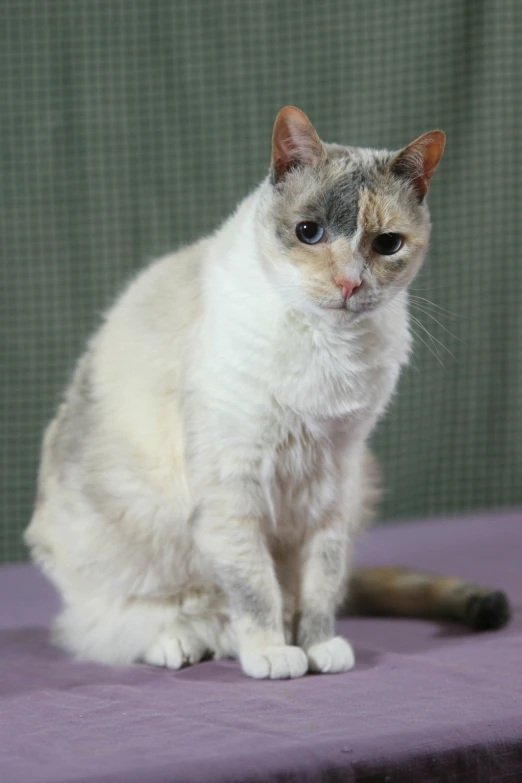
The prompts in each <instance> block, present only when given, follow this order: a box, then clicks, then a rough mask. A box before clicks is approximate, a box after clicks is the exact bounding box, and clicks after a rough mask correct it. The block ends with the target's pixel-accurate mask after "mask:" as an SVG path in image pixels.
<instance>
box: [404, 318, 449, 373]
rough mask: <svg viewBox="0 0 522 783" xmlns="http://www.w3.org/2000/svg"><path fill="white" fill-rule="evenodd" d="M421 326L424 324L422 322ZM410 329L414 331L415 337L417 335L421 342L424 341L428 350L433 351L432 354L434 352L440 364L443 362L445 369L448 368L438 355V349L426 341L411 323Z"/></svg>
mask: <svg viewBox="0 0 522 783" xmlns="http://www.w3.org/2000/svg"><path fill="white" fill-rule="evenodd" d="M421 326H422V324H421ZM410 329H411V331H412V332H413V334H414V335H415V337H416V338H417V339H418V340H420V341H421V343H424V345H425V346H426V348H427V349H428V351H430V353H432V354H433V356H434V357H435V358H436V359H437V361H438V362H439V364H441V365H442V366H443V367H444V369H446V367H445V365H444V362H443V361H442V359H441V358H440V356H439V355H438V353H437V352H436V351H435V350H434V349H433V348H432V347H431V345H429V344H428V343H427V342H426V340H424V339H423V338H422V337H421V335H420V334H418V333H417V332H416V331H415V329H414V328H413V326H411V325H410Z"/></svg>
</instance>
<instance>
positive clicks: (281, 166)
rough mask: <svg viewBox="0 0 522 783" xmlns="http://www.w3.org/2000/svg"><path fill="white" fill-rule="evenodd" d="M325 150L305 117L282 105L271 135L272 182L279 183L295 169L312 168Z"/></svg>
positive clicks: (324, 156) (322, 156)
mask: <svg viewBox="0 0 522 783" xmlns="http://www.w3.org/2000/svg"><path fill="white" fill-rule="evenodd" d="M325 158H326V150H325V148H324V147H323V145H322V144H321V140H320V138H319V136H318V135H317V133H316V132H315V130H314V127H313V125H312V123H311V122H310V120H309V119H308V117H307V116H306V114H304V113H303V112H302V111H301V110H300V109H296V107H295V106H285V108H284V109H281V111H280V112H279V114H278V115H277V119H276V121H275V125H274V133H273V136H272V181H273V182H274V183H275V182H279V180H280V179H281V178H282V177H284V176H285V174H286V173H287V171H290V169H292V168H294V167H295V166H315V165H316V164H317V163H320V162H321V161H322V160H324V159H325Z"/></svg>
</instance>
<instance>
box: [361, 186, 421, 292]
mask: <svg viewBox="0 0 522 783" xmlns="http://www.w3.org/2000/svg"><path fill="white" fill-rule="evenodd" d="M387 186H388V187H387ZM398 195H399V194H398V193H397V192H396V189H395V188H394V187H393V183H390V182H389V181H388V182H387V181H386V179H384V178H383V182H382V185H381V187H378V188H377V189H376V190H369V189H368V188H365V187H362V188H361V190H360V191H359V205H358V214H357V228H358V234H359V242H360V247H361V250H362V252H363V255H364V256H365V258H366V259H367V263H368V268H369V269H370V270H371V272H372V274H373V276H374V278H375V279H376V281H377V282H378V283H380V284H381V285H390V284H391V283H393V281H394V280H395V279H396V278H397V277H399V276H401V275H402V274H403V273H404V272H405V270H406V269H407V268H408V266H409V262H410V260H411V259H412V257H414V256H416V255H417V253H418V251H419V250H420V249H422V247H423V246H424V243H425V239H426V230H425V226H424V225H423V224H422V222H421V221H419V219H418V217H417V215H415V214H414V213H413V211H412V212H411V214H410V210H407V209H404V206H403V205H401V204H400V201H399V198H398ZM384 233H386V234H388V233H390V234H400V235H401V236H402V237H403V245H402V247H401V248H400V250H398V251H397V253H396V254H393V255H380V254H379V253H377V252H375V251H374V250H373V249H372V242H373V240H374V239H375V237H377V236H378V235H379V234H384ZM415 271H416V270H415V269H414V268H412V269H411V275H412V276H413V274H414V273H415Z"/></svg>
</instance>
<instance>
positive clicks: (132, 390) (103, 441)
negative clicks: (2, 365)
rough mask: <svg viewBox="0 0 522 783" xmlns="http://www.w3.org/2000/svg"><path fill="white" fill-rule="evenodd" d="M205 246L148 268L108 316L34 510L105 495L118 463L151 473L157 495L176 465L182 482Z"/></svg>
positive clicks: (57, 423) (47, 450) (49, 444)
mask: <svg viewBox="0 0 522 783" xmlns="http://www.w3.org/2000/svg"><path fill="white" fill-rule="evenodd" d="M208 241H209V240H206V239H204V240H201V241H200V242H197V243H196V244H194V245H191V246H189V247H187V248H183V249H182V250H180V251H179V252H177V253H173V254H171V255H168V256H165V257H164V258H161V259H159V260H158V261H156V262H154V263H153V264H151V265H150V266H149V267H148V268H146V269H145V270H144V271H143V272H141V273H140V274H139V275H138V276H137V277H136V278H135V279H134V280H133V281H132V282H131V283H130V285H128V286H127V288H126V289H125V290H124V291H123V293H122V294H121V295H120V296H119V297H118V299H117V300H116V302H115V303H114V305H113V307H112V308H111V309H110V310H109V311H108V313H107V315H106V317H105V320H104V323H103V324H102V326H101V327H100V328H99V330H98V331H97V332H96V333H95V334H94V336H93V337H92V338H91V340H90V341H89V344H88V347H87V350H86V351H85V353H84V354H83V356H82V357H81V358H80V359H79V361H78V364H77V366H76V370H75V372H74V375H73V378H72V381H71V383H70V385H69V388H68V389H67V393H66V395H65V399H64V402H63V403H62V404H61V406H60V408H59V410H58V412H57V414H56V416H55V418H54V419H53V421H52V422H51V423H50V425H49V426H48V428H47V431H46V435H45V437H44V441H43V447H42V460H41V467H40V477H39V495H38V497H39V502H38V503H37V509H38V507H41V508H43V506H44V505H48V504H49V503H51V504H52V505H54V504H55V502H56V501H57V498H58V496H59V497H62V496H63V495H64V494H67V495H68V496H70V495H71V493H74V494H76V495H77V494H78V490H79V491H80V492H82V491H83V490H81V487H82V486H83V485H84V484H86V485H88V486H91V487H92V486H96V489H97V491H98V492H100V491H101V489H102V484H103V483H105V484H108V483H109V482H110V481H111V480H112V481H114V476H113V474H114V470H115V466H116V465H120V466H122V468H124V469H126V472H127V474H129V475H130V474H131V473H135V472H136V471H134V466H135V465H137V464H138V463H139V464H140V465H141V467H142V469H143V472H144V474H146V473H147V465H150V466H151V470H150V472H149V478H150V480H151V484H152V485H156V486H157V488H158V489H159V490H160V491H161V489H163V486H165V485H166V483H167V482H168V480H167V479H166V477H167V476H170V475H172V473H173V467H174V466H175V465H177V466H178V468H179V470H178V476H179V478H180V480H182V478H183V471H182V470H181V468H182V464H181V463H182V449H183V427H182V421H181V410H180V409H181V396H182V387H183V370H184V363H185V361H186V355H187V353H188V352H189V351H190V344H191V340H192V335H193V334H194V332H195V331H197V323H198V318H199V314H200V285H199V280H200V267H201V263H202V260H203V258H204V255H205V252H206V247H207V243H208ZM121 479H122V481H121V484H122V485H123V483H124V482H123V474H122V476H121ZM60 502H61V501H60ZM35 516H36V517H37V516H38V515H35Z"/></svg>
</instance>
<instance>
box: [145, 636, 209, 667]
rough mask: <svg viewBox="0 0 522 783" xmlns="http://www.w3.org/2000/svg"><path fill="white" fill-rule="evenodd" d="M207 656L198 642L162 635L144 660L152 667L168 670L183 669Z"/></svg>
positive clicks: (150, 648)
mask: <svg viewBox="0 0 522 783" xmlns="http://www.w3.org/2000/svg"><path fill="white" fill-rule="evenodd" d="M204 654H205V648H204V647H203V646H202V645H201V644H200V643H199V642H198V641H197V640H196V639H193V640H189V639H188V638H187V637H185V636H174V635H173V634H162V635H161V636H160V637H159V638H158V639H157V640H156V642H155V643H154V644H153V645H152V646H151V647H149V649H148V650H147V652H146V653H145V655H144V656H143V660H144V661H145V663H150V664H151V665H152V666H166V667H167V669H181V667H182V666H185V665H186V664H189V663H197V662H198V661H200V660H201V659H202V657H203V655H204Z"/></svg>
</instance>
